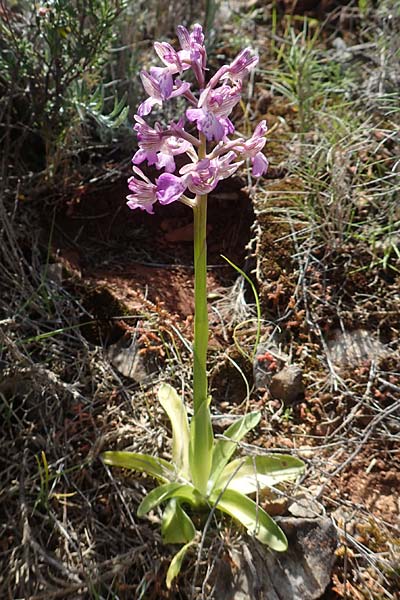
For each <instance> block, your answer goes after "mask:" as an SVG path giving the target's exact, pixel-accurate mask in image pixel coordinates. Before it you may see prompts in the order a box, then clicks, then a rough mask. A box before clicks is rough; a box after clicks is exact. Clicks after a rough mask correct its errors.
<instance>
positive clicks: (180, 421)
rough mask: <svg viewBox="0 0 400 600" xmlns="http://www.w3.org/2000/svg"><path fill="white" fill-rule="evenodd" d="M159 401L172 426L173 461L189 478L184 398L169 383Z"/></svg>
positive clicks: (162, 389)
mask: <svg viewBox="0 0 400 600" xmlns="http://www.w3.org/2000/svg"><path fill="white" fill-rule="evenodd" d="M158 399H159V401H160V404H161V406H162V407H163V409H164V410H165V412H166V413H167V415H168V418H169V420H170V421H171V426H172V460H173V462H174V464H175V465H176V467H177V469H178V471H179V472H180V473H182V475H183V476H184V477H187V478H189V423H188V418H187V414H186V408H185V405H184V403H183V400H182V398H181V397H180V396H179V395H178V393H177V392H176V391H175V390H174V388H173V387H172V386H170V385H168V384H167V383H162V384H161V385H160V388H159V390H158Z"/></svg>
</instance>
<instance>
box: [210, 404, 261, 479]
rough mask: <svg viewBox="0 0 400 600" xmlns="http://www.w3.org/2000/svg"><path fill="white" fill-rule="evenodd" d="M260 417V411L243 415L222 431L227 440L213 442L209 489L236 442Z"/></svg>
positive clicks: (234, 448)
mask: <svg viewBox="0 0 400 600" xmlns="http://www.w3.org/2000/svg"><path fill="white" fill-rule="evenodd" d="M260 418H261V413H260V412H259V411H256V412H251V413H249V414H247V415H245V416H244V417H242V418H240V419H239V420H238V421H236V423H233V424H232V425H230V426H229V427H228V429H227V430H226V431H225V432H224V438H229V439H228V440H227V439H219V440H217V441H216V442H215V446H214V452H213V460H212V467H211V477H210V482H211V484H210V485H211V489H212V487H213V484H215V481H216V480H217V479H218V478H219V475H220V474H221V472H222V471H223V469H224V468H225V466H226V465H227V464H228V461H229V459H230V458H231V456H232V454H233V453H234V452H235V450H236V448H237V442H240V440H241V439H242V438H244V436H245V435H246V434H247V433H248V432H249V431H250V430H251V429H254V427H256V426H257V425H258V423H259V421H260ZM214 487H215V486H214Z"/></svg>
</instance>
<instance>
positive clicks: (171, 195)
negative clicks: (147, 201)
mask: <svg viewBox="0 0 400 600" xmlns="http://www.w3.org/2000/svg"><path fill="white" fill-rule="evenodd" d="M156 183H157V200H158V201H159V203H160V204H171V202H176V201H177V200H179V198H180V197H181V196H182V195H183V192H184V191H185V190H186V183H185V181H184V179H183V178H182V177H177V176H176V175H171V174H170V173H163V174H162V175H160V177H159V178H158V179H157V180H156Z"/></svg>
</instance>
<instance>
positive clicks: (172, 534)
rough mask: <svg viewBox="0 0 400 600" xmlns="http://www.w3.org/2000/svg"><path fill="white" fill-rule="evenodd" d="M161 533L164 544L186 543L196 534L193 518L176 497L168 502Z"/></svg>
mask: <svg viewBox="0 0 400 600" xmlns="http://www.w3.org/2000/svg"><path fill="white" fill-rule="evenodd" d="M161 534H162V538H163V542H164V544H186V542H190V541H191V540H193V538H194V536H195V535H196V529H195V527H194V525H193V522H192V520H191V518H190V517H189V516H188V515H187V514H186V512H185V511H184V510H183V508H182V507H181V505H180V503H179V501H178V500H177V499H176V498H172V500H170V501H169V502H168V504H167V506H166V508H165V510H164V512H163V519H162V523H161Z"/></svg>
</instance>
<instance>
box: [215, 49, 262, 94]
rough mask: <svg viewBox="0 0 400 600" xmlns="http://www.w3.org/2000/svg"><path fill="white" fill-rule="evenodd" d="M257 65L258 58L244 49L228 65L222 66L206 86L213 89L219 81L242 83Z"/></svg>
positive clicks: (250, 50)
mask: <svg viewBox="0 0 400 600" xmlns="http://www.w3.org/2000/svg"><path fill="white" fill-rule="evenodd" d="M257 63H258V56H257V55H256V54H255V53H254V51H253V50H252V49H251V48H245V49H244V50H242V51H241V52H239V54H238V55H237V57H236V58H235V59H234V60H233V61H232V63H231V64H230V65H223V66H222V67H221V68H220V69H218V71H217V72H216V73H215V75H214V76H213V77H211V79H210V81H209V82H208V86H209V87H211V88H214V87H215V86H216V85H218V83H219V82H220V81H221V80H224V79H231V80H232V81H235V82H240V83H242V81H243V79H244V78H245V76H246V75H247V74H248V73H249V71H251V69H253V68H254V67H255V66H256V64H257Z"/></svg>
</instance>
